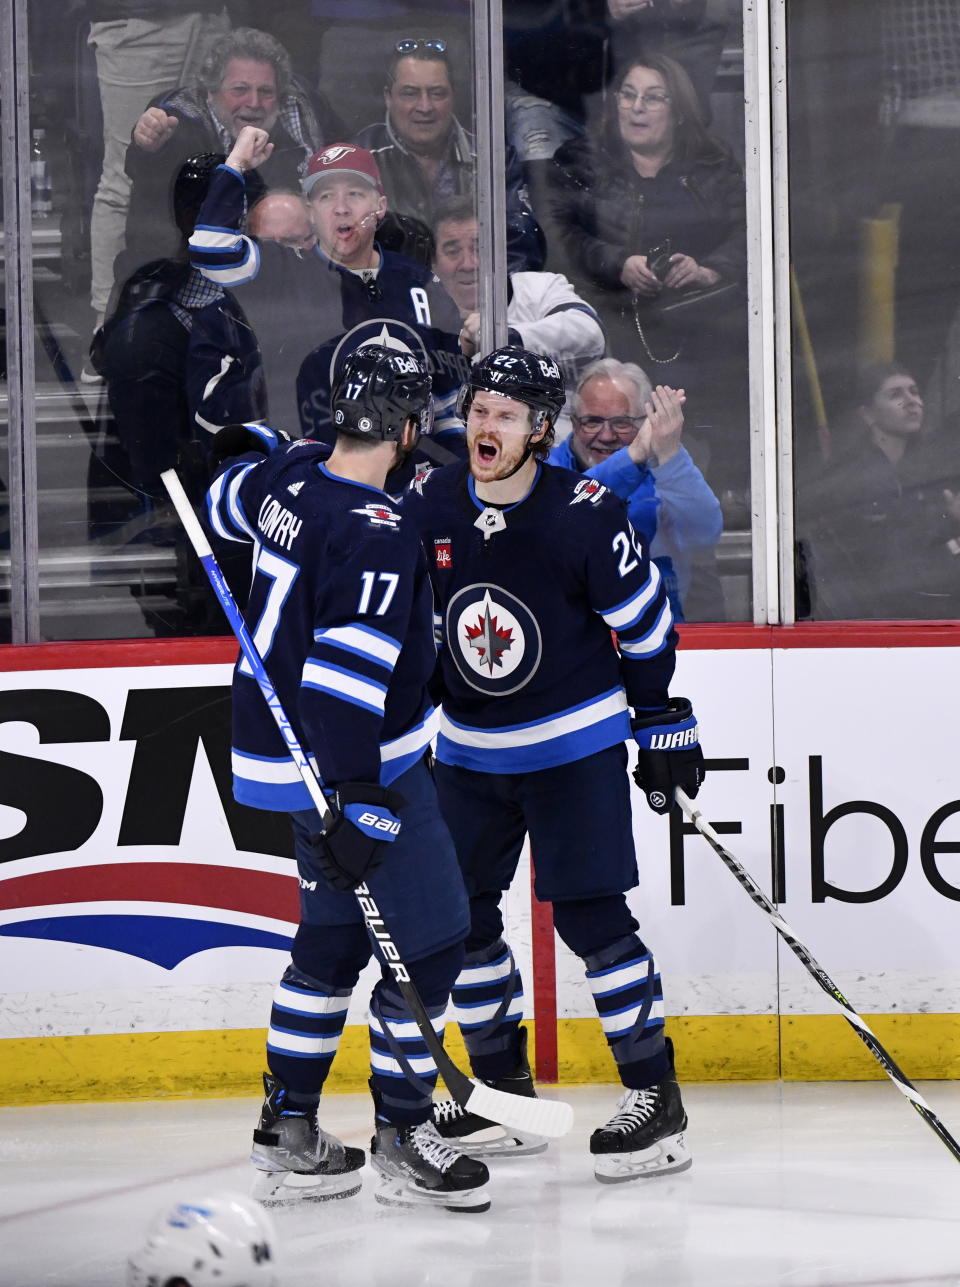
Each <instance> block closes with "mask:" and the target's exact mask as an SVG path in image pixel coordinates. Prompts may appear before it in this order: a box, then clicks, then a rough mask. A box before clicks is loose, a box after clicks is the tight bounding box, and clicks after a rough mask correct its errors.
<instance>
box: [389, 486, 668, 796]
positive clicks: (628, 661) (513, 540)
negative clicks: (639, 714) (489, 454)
mask: <svg viewBox="0 0 960 1287" xmlns="http://www.w3.org/2000/svg"><path fill="white" fill-rule="evenodd" d="M404 513H405V515H409V516H410V517H411V518H412V519H413V520H414V522H415V524H416V527H417V528H418V530H419V531H420V534H421V538H422V540H423V543H424V547H425V551H426V555H427V564H428V567H429V569H430V578H431V580H432V582H433V585H434V591H435V595H436V599H437V610H438V614H439V616H438V624H439V625H440V627H441V632H442V640H443V646H442V649H441V657H442V661H443V689H444V693H443V709H442V712H441V716H440V734H439V739H438V742H437V758H438V759H440V760H441V761H443V762H444V763H446V764H457V765H461V766H463V767H465V768H470V769H477V770H479V771H481V772H488V773H519V772H526V771H529V770H533V769H544V768H551V767H553V766H554V765H557V764H566V763H569V762H570V761H572V760H577V759H581V758H582V757H583V756H586V755H591V754H593V752H595V751H599V750H602V749H604V748H605V747H608V746H613V745H614V744H616V743H617V742H622V741H625V740H626V739H627V738H629V737H630V735H631V734H630V710H629V708H630V707H634V708H636V709H647V710H651V709H661V708H662V707H664V706H665V705H666V703H667V700H668V686H669V683H670V679H671V677H672V675H673V669H674V650H675V647H676V641H677V636H676V632H675V630H674V629H673V618H672V615H671V612H670V606H669V604H668V602H667V598H666V594H665V591H664V587H663V583H662V582H661V579H660V574H659V572H658V570H657V568H656V565H655V564H653V563H651V561H650V558H649V554H648V551H647V546H646V543H645V541H643V539H642V538H641V537H639V536H638V535H637V533H636V532H635V531H634V529H633V528H632V527H631V525H630V523H629V521H628V519H627V513H626V507H625V506H624V504H623V502H622V501H621V500H619V499H617V497H615V496H614V495H613V494H612V493H611V492H609V491H607V489H606V488H605V487H603V486H601V485H600V484H599V483H597V482H595V481H594V480H593V479H589V478H584V477H583V476H582V475H580V474H575V473H573V472H572V471H570V470H567V469H561V468H558V467H556V466H554V465H550V466H543V465H541V466H539V468H538V472H537V478H536V481H535V483H534V485H533V487H532V489H531V491H530V492H529V493H528V495H527V496H526V498H525V499H524V500H522V501H520V502H519V503H518V504H516V505H513V506H508V507H505V508H504V509H503V510H500V511H496V510H494V509H492V508H490V507H487V506H486V505H485V504H484V503H483V501H481V500H479V499H478V498H477V495H476V492H475V490H474V485H473V479H472V477H471V476H470V472H469V469H468V467H467V466H465V465H448V466H446V467H444V468H442V469H436V470H433V471H431V472H430V473H427V474H425V475H420V476H419V477H418V478H417V479H416V480H415V482H414V483H413V484H412V486H411V489H410V491H408V492H407V494H406V496H405V497H404ZM611 630H613V631H616V634H617V639H618V641H619V650H618V649H617V648H616V647H615V646H614V644H613V641H612V638H611Z"/></svg>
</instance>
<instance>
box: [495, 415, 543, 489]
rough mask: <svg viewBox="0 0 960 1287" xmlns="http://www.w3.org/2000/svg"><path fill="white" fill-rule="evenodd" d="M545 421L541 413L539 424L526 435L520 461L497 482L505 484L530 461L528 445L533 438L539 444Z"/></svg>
mask: <svg viewBox="0 0 960 1287" xmlns="http://www.w3.org/2000/svg"><path fill="white" fill-rule="evenodd" d="M545 420H546V417H545V415H544V413H543V412H541V419H540V424H539V425H537V427H536V429H534V431H533V432H532V433H530V434H528V435H527V442H526V446H525V447H524V449H523V455H522V456H521V457H520V459H519V460H518V461H517V463H516V464H515V465H514V467H513V468H512V469H511V470H510V472H509V473H507V474H501V476H500V477H499V478H498V479H497V482H499V483H505V482H506V481H507V479H508V478H512V477H513V476H514V474H516V473H518V472H519V470H521V469H522V468H523V467H524V465H525V464H526V463H527V461H528V460H529V459H530V456H531V454H532V453H531V448H530V444H531V443H532V442H533V441H534V439H535V438H536V440H537V442H539V441H540V438H542V437H543V426H544V422H545ZM538 434H539V435H540V437H539V438H538V437H537V435H538Z"/></svg>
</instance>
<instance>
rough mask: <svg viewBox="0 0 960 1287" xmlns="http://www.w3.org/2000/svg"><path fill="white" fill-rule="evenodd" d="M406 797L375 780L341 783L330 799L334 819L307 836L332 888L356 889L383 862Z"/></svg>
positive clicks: (395, 834) (397, 834)
mask: <svg viewBox="0 0 960 1287" xmlns="http://www.w3.org/2000/svg"><path fill="white" fill-rule="evenodd" d="M405 804H406V800H405V799H404V797H403V796H402V795H401V794H400V792H399V791H391V790H390V789H389V788H388V787H382V786H379V785H378V784H377V783H376V782H344V784H343V785H342V786H341V787H340V788H339V790H338V791H337V794H336V796H335V798H334V801H333V806H334V815H335V820H334V822H332V823H331V825H330V826H329V827H328V828H327V830H326V831H325V832H324V833H323V834H322V835H319V836H311V837H310V843H311V845H312V846H313V852H314V856H315V858H316V860H317V862H318V863H319V865H320V870H321V871H322V872H323V874H324V876H325V877H326V878H327V880H328V882H329V883H330V884H331V885H332V886H333V888H334V889H356V887H357V886H358V885H362V884H363V883H364V881H365V880H366V879H367V878H368V877H369V876H372V875H373V873H374V872H375V871H376V870H377V868H378V867H379V866H380V864H381V863H382V862H383V859H384V855H385V850H384V845H385V844H392V842H393V841H394V840H396V838H397V836H399V834H400V819H399V818H398V817H397V814H398V813H399V811H400V810H401V809H402V808H403V806H404V805H405Z"/></svg>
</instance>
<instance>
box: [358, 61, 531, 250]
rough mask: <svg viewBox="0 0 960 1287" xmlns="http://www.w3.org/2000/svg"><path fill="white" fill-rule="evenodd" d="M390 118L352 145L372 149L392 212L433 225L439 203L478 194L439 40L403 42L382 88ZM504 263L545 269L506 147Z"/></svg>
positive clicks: (473, 157) (515, 162) (516, 165)
mask: <svg viewBox="0 0 960 1287" xmlns="http://www.w3.org/2000/svg"><path fill="white" fill-rule="evenodd" d="M383 98H384V102H385V104H386V109H387V114H386V119H385V120H384V121H382V122H378V123H377V124H375V125H368V126H367V127H366V128H365V129H363V130H361V131H360V133H359V134H358V135H357V136H356V138H355V140H354V141H355V142H356V143H359V144H360V145H361V147H364V148H366V149H367V150H368V151H370V152H372V153H373V155H374V157H375V158H376V162H377V166H378V168H379V170H380V175H381V178H382V180H383V190H384V192H385V193H386V194H387V201H388V204H389V206H390V209H391V210H393V211H396V212H397V213H399V214H401V215H413V216H415V217H416V218H418V219H421V220H422V221H423V222H424V223H426V224H428V225H429V226H431V227H432V226H433V223H434V215H435V213H436V207H437V205H438V204H439V203H440V202H441V201H444V200H449V199H450V198H451V197H458V196H465V195H470V194H471V193H472V192H473V185H474V176H475V174H476V168H477V150H476V143H475V141H474V138H473V135H471V134H469V133H468V132H467V131H466V130H465V129H464V128H463V126H462V125H461V124H460V122H459V121H458V120H457V118H456V116H454V114H453V84H452V80H451V74H450V63H449V61H448V59H447V53H446V45H445V43H444V42H443V41H442V40H400V41H398V42H397V45H396V48H395V50H394V53H393V57H392V58H391V60H390V63H389V65H388V67H387V76H386V84H385V85H384V89H383ZM506 165H507V172H506V187H507V264H508V267H509V269H510V271H511V272H522V271H531V272H536V271H537V270H539V269H541V268H542V267H543V262H544V246H543V235H542V233H541V232H540V228H539V226H538V224H537V221H536V219H535V218H534V214H533V211H532V210H531V208H530V204H529V201H528V199H527V193H526V189H525V187H524V178H523V169H522V167H521V165H520V161H519V159H518V157H517V154H516V152H514V150H513V148H512V147H509V146H508V147H507V157H506Z"/></svg>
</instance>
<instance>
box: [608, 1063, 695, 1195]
mask: <svg viewBox="0 0 960 1287" xmlns="http://www.w3.org/2000/svg"><path fill="white" fill-rule="evenodd" d="M667 1049H668V1051H669V1053H670V1072H669V1074H668V1075H667V1076H666V1077H665V1078H664V1079H663V1081H660V1082H657V1084H656V1085H655V1086H651V1087H650V1088H649V1090H626V1091H624V1093H623V1095H621V1097H620V1101H619V1103H618V1104H617V1111H616V1113H615V1114H614V1115H613V1117H611V1119H610V1121H609V1122H607V1124H606V1125H605V1126H601V1127H600V1128H599V1129H598V1130H595V1131H594V1132H593V1134H592V1135H591V1136H590V1152H591V1153H592V1154H593V1173H594V1175H595V1176H596V1177H597V1179H598V1180H599V1181H600V1183H601V1184H617V1183H619V1182H620V1181H621V1180H638V1179H642V1178H643V1177H644V1176H650V1175H667V1174H670V1173H672V1172H676V1171H686V1170H688V1169H689V1168H690V1167H691V1166H692V1165H693V1158H692V1157H691V1156H690V1152H689V1150H688V1149H687V1145H686V1140H685V1138H684V1135H685V1132H686V1129H687V1115H686V1113H685V1112H684V1109H683V1100H682V1099H681V1097H680V1087H679V1085H678V1084H677V1078H676V1075H675V1074H674V1071H673V1046H672V1044H671V1043H670V1041H669V1040H668V1041H667Z"/></svg>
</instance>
